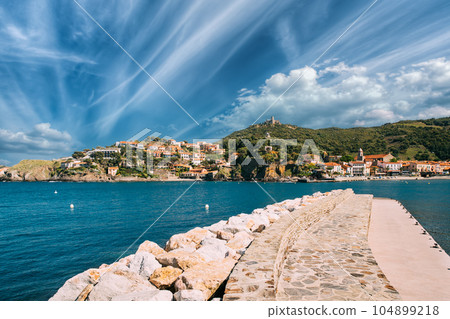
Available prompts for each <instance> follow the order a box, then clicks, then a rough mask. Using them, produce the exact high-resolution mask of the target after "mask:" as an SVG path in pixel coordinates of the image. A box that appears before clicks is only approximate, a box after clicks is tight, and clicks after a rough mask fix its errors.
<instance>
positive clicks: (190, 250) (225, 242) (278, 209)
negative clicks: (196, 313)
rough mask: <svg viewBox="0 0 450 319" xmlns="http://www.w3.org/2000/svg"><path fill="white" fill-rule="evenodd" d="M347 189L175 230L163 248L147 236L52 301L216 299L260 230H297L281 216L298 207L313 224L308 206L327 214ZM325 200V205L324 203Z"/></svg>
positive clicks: (279, 252) (280, 251)
mask: <svg viewBox="0 0 450 319" xmlns="http://www.w3.org/2000/svg"><path fill="white" fill-rule="evenodd" d="M349 194H353V192H352V191H351V190H346V191H342V190H334V191H332V192H329V193H325V194H322V193H320V192H317V193H314V194H313V195H312V196H303V197H301V198H297V199H293V200H285V201H283V202H280V203H276V204H273V205H268V206H266V207H265V208H262V209H255V210H254V211H253V212H252V213H251V214H239V215H237V216H233V217H230V218H229V219H228V220H227V221H220V222H218V223H215V224H213V225H211V226H208V227H203V228H195V229H192V230H190V231H188V232H187V233H184V234H177V235H173V236H172V237H171V238H170V239H169V241H168V242H167V243H166V245H165V247H164V249H163V248H161V247H160V246H158V245H157V244H156V243H154V242H151V241H145V242H143V243H142V244H141V245H140V246H139V248H138V250H137V251H136V253H135V254H132V255H129V256H126V257H124V258H122V259H120V260H119V261H117V262H115V263H113V264H111V265H106V264H103V265H101V266H100V267H99V268H93V269H88V270H86V271H84V272H82V273H80V274H78V275H76V276H74V277H72V278H70V279H69V280H67V281H66V282H65V284H64V285H63V286H62V287H61V288H60V289H59V290H58V291H57V293H56V294H55V295H54V296H53V297H52V298H50V300H53V301H62V300H67V301H69V300H70V301H73V300H78V301H84V300H87V301H97V300H98V301H100V300H113V301H121V300H123V301H134V300H135V301H158V300H161V301H170V300H176V301H183V300H192V301H196V300H210V299H213V298H214V297H215V295H216V294H217V293H218V290H219V291H220V289H221V288H222V287H223V285H224V284H225V283H226V280H227V279H228V277H229V275H230V273H231V272H232V270H233V268H234V267H235V265H236V264H237V263H238V261H239V260H240V259H241V260H242V258H243V257H242V256H245V255H246V251H248V250H247V249H248V247H249V246H250V244H252V242H254V241H255V238H258V237H260V236H261V233H266V232H269V231H271V230H272V229H274V230H273V231H272V232H275V233H277V232H280V231H281V232H282V233H290V234H291V233H295V232H296V230H295V228H292V229H290V228H289V226H290V223H287V222H281V223H279V222H278V221H286V220H291V217H290V214H292V212H294V211H295V212H297V215H298V212H305V214H306V215H305V216H306V217H305V222H307V223H314V221H315V219H316V218H319V216H313V215H312V214H309V213H308V212H310V209H309V207H313V206H314V207H317V208H316V210H317V213H318V214H321V213H319V211H320V212H322V213H329V211H330V210H331V209H332V208H334V207H335V206H336V205H337V204H338V203H339V202H341V201H343V200H344V199H345V198H347V197H348V196H349ZM322 205H323V209H321V208H320V207H321V206H322ZM291 222H292V220H291ZM286 229H287V230H286ZM290 237H291V236H285V237H283V236H282V237H281V238H280V243H281V244H280V245H277V246H276V247H277V249H276V251H274V252H272V257H273V262H272V263H271V262H269V261H268V262H267V265H265V267H267V269H269V270H270V271H273V272H275V273H276V272H277V271H279V268H280V267H281V264H282V261H283V260H284V258H285V257H284V254H285V252H286V250H287V247H288V246H289V240H290ZM252 246H253V244H252ZM266 246H267V249H269V250H270V247H272V246H273V247H274V245H271V243H267V245H266ZM268 253H269V251H267V252H264V253H263V252H261V257H264V256H265V254H268ZM277 256H278V259H277ZM247 259H248V258H247ZM250 259H253V257H252V258H250ZM239 264H241V262H240V263H239ZM274 264H275V267H274ZM274 284H275V283H271V285H274ZM228 300H231V299H230V298H229V299H228Z"/></svg>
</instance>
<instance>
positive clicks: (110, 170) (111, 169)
mask: <svg viewBox="0 0 450 319" xmlns="http://www.w3.org/2000/svg"><path fill="white" fill-rule="evenodd" d="M118 171H119V168H118V167H117V166H113V167H108V175H111V176H116V175H117V172H118Z"/></svg>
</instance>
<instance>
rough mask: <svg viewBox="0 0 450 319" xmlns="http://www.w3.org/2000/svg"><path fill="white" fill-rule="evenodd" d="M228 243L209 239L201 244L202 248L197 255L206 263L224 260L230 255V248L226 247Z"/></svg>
mask: <svg viewBox="0 0 450 319" xmlns="http://www.w3.org/2000/svg"><path fill="white" fill-rule="evenodd" d="M226 243H227V242H226V241H225V240H222V239H217V238H207V239H204V240H203V241H202V242H201V247H200V248H199V249H197V251H196V253H197V254H199V255H200V256H202V257H203V258H204V259H205V260H206V261H212V260H217V259H224V258H225V257H227V256H228V255H229V251H230V248H229V247H227V246H225V244H226Z"/></svg>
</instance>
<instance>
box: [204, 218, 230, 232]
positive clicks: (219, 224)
mask: <svg viewBox="0 0 450 319" xmlns="http://www.w3.org/2000/svg"><path fill="white" fill-rule="evenodd" d="M226 224H227V222H226V221H225V220H221V221H219V222H217V223H215V224H212V225H211V226H208V227H205V229H207V230H209V231H210V232H212V233H214V234H217V232H218V231H219V230H223V228H224V227H225V225H226Z"/></svg>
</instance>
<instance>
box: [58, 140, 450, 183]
mask: <svg viewBox="0 0 450 319" xmlns="http://www.w3.org/2000/svg"><path fill="white" fill-rule="evenodd" d="M114 146H115V147H110V148H96V149H93V150H85V151H83V152H75V153H74V154H73V156H72V157H68V158H63V159H62V160H61V169H64V170H74V169H75V170H76V169H79V168H86V169H88V168H92V167H94V168H98V167H101V165H102V164H101V163H107V164H111V165H113V166H107V167H105V168H104V169H105V172H106V173H107V174H108V175H110V176H112V177H114V176H117V175H120V174H127V173H129V172H132V171H134V172H135V173H138V171H139V169H140V170H141V171H139V174H145V169H146V168H147V169H148V171H147V174H149V176H151V175H154V173H155V171H159V172H161V170H162V171H165V172H167V174H168V176H172V177H178V178H190V179H208V178H209V179H213V178H214V177H215V176H216V175H217V174H218V173H219V172H223V171H224V170H229V171H230V170H232V169H233V167H236V166H237V165H239V164H237V163H238V162H239V158H241V159H242V158H243V157H244V156H246V154H240V153H237V152H234V153H231V154H228V152H227V150H226V149H224V148H221V147H220V144H215V143H209V142H204V141H198V142H196V143H187V142H185V141H180V142H177V141H175V140H174V139H170V140H167V141H164V140H158V141H157V142H148V143H145V144H144V143H141V142H138V141H119V142H116V143H115V145H114ZM127 152H129V153H130V154H132V155H131V160H130V159H129V158H127V156H126V154H127ZM263 152H264V154H265V155H267V154H270V155H273V156H274V157H275V158H278V157H279V152H277V151H275V150H273V149H272V148H271V147H266V148H265V149H264V150H263ZM225 155H228V158H226V157H225ZM263 157H264V156H263ZM150 158H152V161H153V163H152V168H148V167H146V165H145V164H146V162H147V163H148V159H150ZM300 160H301V163H299V161H300ZM139 162H140V163H139ZM241 162H242V161H241ZM264 164H265V165H266V166H268V165H270V164H269V163H264ZM275 164H278V165H279V164H280V163H275ZM286 165H297V166H298V165H302V166H304V167H306V169H307V173H304V174H303V177H306V176H313V177H319V179H320V178H334V177H383V176H422V177H429V176H435V175H449V173H450V162H446V161H417V160H406V161H403V160H399V159H397V158H395V157H394V156H393V155H392V154H390V153H387V154H370V155H364V151H363V150H362V149H361V148H360V149H359V151H358V154H357V155H356V156H354V157H353V158H352V157H351V156H349V155H347V156H342V155H333V156H332V155H325V161H324V160H323V158H322V156H320V155H317V154H305V155H304V156H301V158H300V159H299V160H298V161H297V162H295V161H288V162H287V163H286ZM136 167H137V168H138V170H136ZM153 168H154V169H153ZM301 175H302V174H299V176H298V177H301ZM143 176H145V175H143ZM284 176H285V177H295V176H292V175H289V174H286V172H285V174H284Z"/></svg>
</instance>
